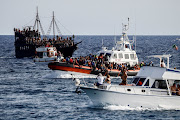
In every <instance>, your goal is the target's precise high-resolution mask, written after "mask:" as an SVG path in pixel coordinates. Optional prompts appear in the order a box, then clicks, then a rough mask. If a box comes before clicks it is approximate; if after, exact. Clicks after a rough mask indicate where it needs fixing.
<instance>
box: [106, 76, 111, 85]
mask: <svg viewBox="0 0 180 120" xmlns="http://www.w3.org/2000/svg"><path fill="white" fill-rule="evenodd" d="M105 83H108V84H111V78H110V75H107V78H106V80H105Z"/></svg>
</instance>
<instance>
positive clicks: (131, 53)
mask: <svg viewBox="0 0 180 120" xmlns="http://www.w3.org/2000/svg"><path fill="white" fill-rule="evenodd" d="M128 29H129V19H128V24H127V25H124V24H123V29H122V36H121V38H120V41H116V42H115V43H116V46H115V47H113V48H112V50H108V49H107V48H106V47H102V50H101V51H99V52H98V54H99V55H104V56H105V57H106V58H107V61H108V62H111V63H112V62H114V63H117V64H122V63H126V64H127V65H130V66H134V65H136V64H138V57H137V55H136V51H135V50H133V49H132V45H133V43H134V40H129V38H128V36H127V31H128ZM135 47H136V46H135Z"/></svg>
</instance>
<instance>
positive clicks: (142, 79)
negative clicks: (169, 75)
mask: <svg viewBox="0 0 180 120" xmlns="http://www.w3.org/2000/svg"><path fill="white" fill-rule="evenodd" d="M145 79H146V78H140V80H139V81H138V83H137V84H136V86H142V84H143V83H144V81H145Z"/></svg>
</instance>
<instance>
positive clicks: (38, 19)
mask: <svg viewBox="0 0 180 120" xmlns="http://www.w3.org/2000/svg"><path fill="white" fill-rule="evenodd" d="M39 27H40V28H41V32H42V34H43V36H44V35H45V33H44V30H43V28H42V25H41V22H40V18H39V13H38V7H37V13H36V20H35V23H34V26H33V30H35V29H36V28H37V30H36V31H38V32H39ZM39 37H40V36H39Z"/></svg>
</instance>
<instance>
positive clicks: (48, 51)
mask: <svg viewBox="0 0 180 120" xmlns="http://www.w3.org/2000/svg"><path fill="white" fill-rule="evenodd" d="M56 59H57V50H56V48H55V47H39V48H36V56H35V58H34V62H48V61H56Z"/></svg>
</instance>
